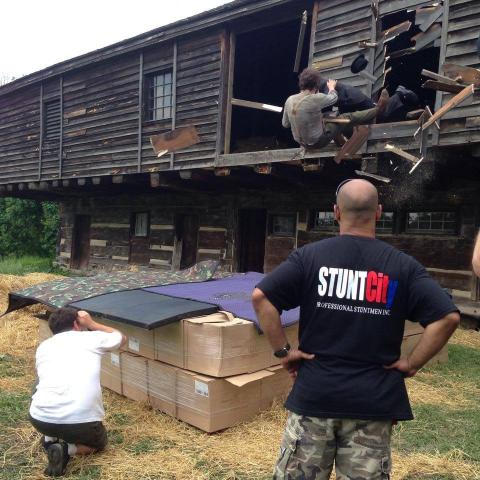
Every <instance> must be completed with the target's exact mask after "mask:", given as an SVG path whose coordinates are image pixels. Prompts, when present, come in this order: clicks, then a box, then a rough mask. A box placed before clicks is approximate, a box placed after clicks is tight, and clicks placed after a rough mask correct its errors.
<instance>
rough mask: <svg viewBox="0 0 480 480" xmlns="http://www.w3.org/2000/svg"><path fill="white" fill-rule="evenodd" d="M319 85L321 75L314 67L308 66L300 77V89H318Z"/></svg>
mask: <svg viewBox="0 0 480 480" xmlns="http://www.w3.org/2000/svg"><path fill="white" fill-rule="evenodd" d="M319 85H320V76H319V74H318V72H317V71H316V70H315V69H313V68H306V69H305V70H303V72H302V73H301V74H300V76H299V77H298V86H299V87H300V90H318V87H319Z"/></svg>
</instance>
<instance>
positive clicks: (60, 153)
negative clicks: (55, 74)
mask: <svg viewBox="0 0 480 480" xmlns="http://www.w3.org/2000/svg"><path fill="white" fill-rule="evenodd" d="M59 89H60V138H59V145H58V178H62V175H63V75H60V84H59Z"/></svg>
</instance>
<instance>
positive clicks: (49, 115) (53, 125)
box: [43, 99, 61, 140]
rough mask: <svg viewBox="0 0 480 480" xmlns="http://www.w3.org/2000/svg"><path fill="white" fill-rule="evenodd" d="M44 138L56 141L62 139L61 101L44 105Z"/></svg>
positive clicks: (52, 101) (57, 100) (51, 101)
mask: <svg viewBox="0 0 480 480" xmlns="http://www.w3.org/2000/svg"><path fill="white" fill-rule="evenodd" d="M44 112H45V114H44V115H45V117H44V131H43V134H44V137H45V139H46V140H56V139H58V138H59V137H60V129H61V127H60V124H61V122H60V120H61V118H60V99H56V100H50V101H48V102H45V104H44Z"/></svg>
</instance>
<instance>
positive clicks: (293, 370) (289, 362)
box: [282, 349, 315, 379]
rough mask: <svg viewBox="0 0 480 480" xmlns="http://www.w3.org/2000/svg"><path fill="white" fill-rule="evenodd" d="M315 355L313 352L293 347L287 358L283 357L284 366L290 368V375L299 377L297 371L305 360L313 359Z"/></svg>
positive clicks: (286, 368)
mask: <svg viewBox="0 0 480 480" xmlns="http://www.w3.org/2000/svg"><path fill="white" fill-rule="evenodd" d="M314 358H315V355H313V353H305V352H302V351H301V350H296V349H292V350H290V351H289V352H288V355H287V356H286V357H285V358H282V367H283V368H284V369H285V370H288V373H289V374H290V377H292V378H293V379H295V378H297V371H298V369H299V368H300V365H301V363H302V361H303V360H313V359H314Z"/></svg>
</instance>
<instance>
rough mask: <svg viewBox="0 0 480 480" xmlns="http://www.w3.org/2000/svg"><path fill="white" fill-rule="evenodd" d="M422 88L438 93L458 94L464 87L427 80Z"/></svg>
mask: <svg viewBox="0 0 480 480" xmlns="http://www.w3.org/2000/svg"><path fill="white" fill-rule="evenodd" d="M422 88H429V89H430V90H437V91H439V92H448V93H455V94H457V93H460V92H461V91H462V90H463V89H464V88H465V87H464V86H463V85H459V84H458V83H457V84H456V85H453V84H451V83H445V82H436V81H435V80H427V81H426V82H425V83H424V84H423V85H422Z"/></svg>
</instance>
